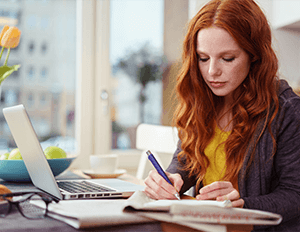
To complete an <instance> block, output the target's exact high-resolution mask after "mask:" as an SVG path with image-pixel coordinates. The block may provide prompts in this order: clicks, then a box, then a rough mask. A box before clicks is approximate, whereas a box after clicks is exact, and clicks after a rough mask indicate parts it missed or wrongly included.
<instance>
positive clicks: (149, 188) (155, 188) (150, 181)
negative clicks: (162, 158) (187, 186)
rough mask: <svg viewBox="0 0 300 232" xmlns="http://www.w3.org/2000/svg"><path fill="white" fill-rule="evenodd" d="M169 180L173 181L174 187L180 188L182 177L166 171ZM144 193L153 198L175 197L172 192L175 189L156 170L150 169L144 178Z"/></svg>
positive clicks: (174, 191)
mask: <svg viewBox="0 0 300 232" xmlns="http://www.w3.org/2000/svg"><path fill="white" fill-rule="evenodd" d="M167 175H168V177H169V179H170V180H171V182H173V183H174V185H175V186H176V188H179V190H180V188H181V186H182V183H183V181H182V179H181V176H180V175H179V174H169V173H167ZM145 185H146V187H145V190H144V191H145V193H146V195H147V196H149V197H150V198H153V199H157V200H158V199H176V197H175V196H174V194H175V193H176V189H175V187H174V186H172V185H170V184H169V183H168V182H167V181H166V180H165V179H164V178H163V177H162V176H161V175H159V174H158V173H157V171H156V170H152V171H151V172H150V173H149V175H148V177H147V178H146V179H145Z"/></svg>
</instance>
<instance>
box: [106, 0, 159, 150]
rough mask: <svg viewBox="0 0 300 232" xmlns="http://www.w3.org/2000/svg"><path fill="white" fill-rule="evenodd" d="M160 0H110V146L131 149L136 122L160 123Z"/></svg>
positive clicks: (133, 142) (133, 146) (133, 145)
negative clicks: (111, 88)
mask: <svg viewBox="0 0 300 232" xmlns="http://www.w3.org/2000/svg"><path fill="white" fill-rule="evenodd" d="M163 10H164V1H163V0H143V1H135V0H112V1H111V12H110V14H111V41H110V52H111V54H110V62H111V65H112V67H113V68H112V83H113V91H112V93H113V103H112V109H111V110H112V112H111V114H112V131H113V138H112V148H113V149H116V148H119V149H129V148H135V133H136V127H137V125H138V124H139V123H142V122H143V123H151V124H160V123H161V111H162V81H161V77H162V75H161V73H160V72H161V68H162V67H163V63H162V60H163V59H162V58H163V57H162V53H163Z"/></svg>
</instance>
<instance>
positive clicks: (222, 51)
mask: <svg viewBox="0 0 300 232" xmlns="http://www.w3.org/2000/svg"><path fill="white" fill-rule="evenodd" d="M197 54H198V59H199V60H198V62H199V63H198V64H199V69H200V72H201V74H202V76H203V79H204V81H205V82H206V84H207V85H208V87H209V88H210V89H211V91H212V92H213V93H214V94H215V95H217V96H223V97H225V98H226V99H228V100H229V99H231V96H232V93H233V91H234V90H235V89H236V88H237V87H238V86H239V85H240V84H241V83H242V82H243V81H244V80H245V78H246V77H247V75H248V73H249V68H250V59H249V56H248V54H247V53H246V52H245V51H244V50H243V49H242V48H241V47H240V46H239V45H238V43H237V42H236V41H235V40H234V39H233V37H232V36H231V35H230V34H229V33H228V32H227V31H226V30H224V29H222V28H219V27H215V26H213V27H209V28H205V29H202V30H200V31H199V32H198V35H197Z"/></svg>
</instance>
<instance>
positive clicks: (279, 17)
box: [272, 0, 300, 28]
mask: <svg viewBox="0 0 300 232" xmlns="http://www.w3.org/2000/svg"><path fill="white" fill-rule="evenodd" d="M272 4H273V14H274V19H273V25H274V27H275V28H279V27H283V26H285V25H287V24H292V23H294V22H297V21H299V20H300V1H299V0H276V1H272ZM275 16H276V17H275Z"/></svg>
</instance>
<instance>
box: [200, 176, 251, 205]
mask: <svg viewBox="0 0 300 232" xmlns="http://www.w3.org/2000/svg"><path fill="white" fill-rule="evenodd" d="M196 199H197V200H217V201H225V200H230V201H231V202H232V206H233V207H240V208H243V206H244V203H245V202H244V200H243V199H241V198H240V194H239V192H238V191H237V190H236V189H235V188H234V187H233V185H232V183H231V182H228V181H215V182H213V183H211V184H209V185H206V186H204V187H203V188H201V189H200V190H199V195H197V196H196Z"/></svg>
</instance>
